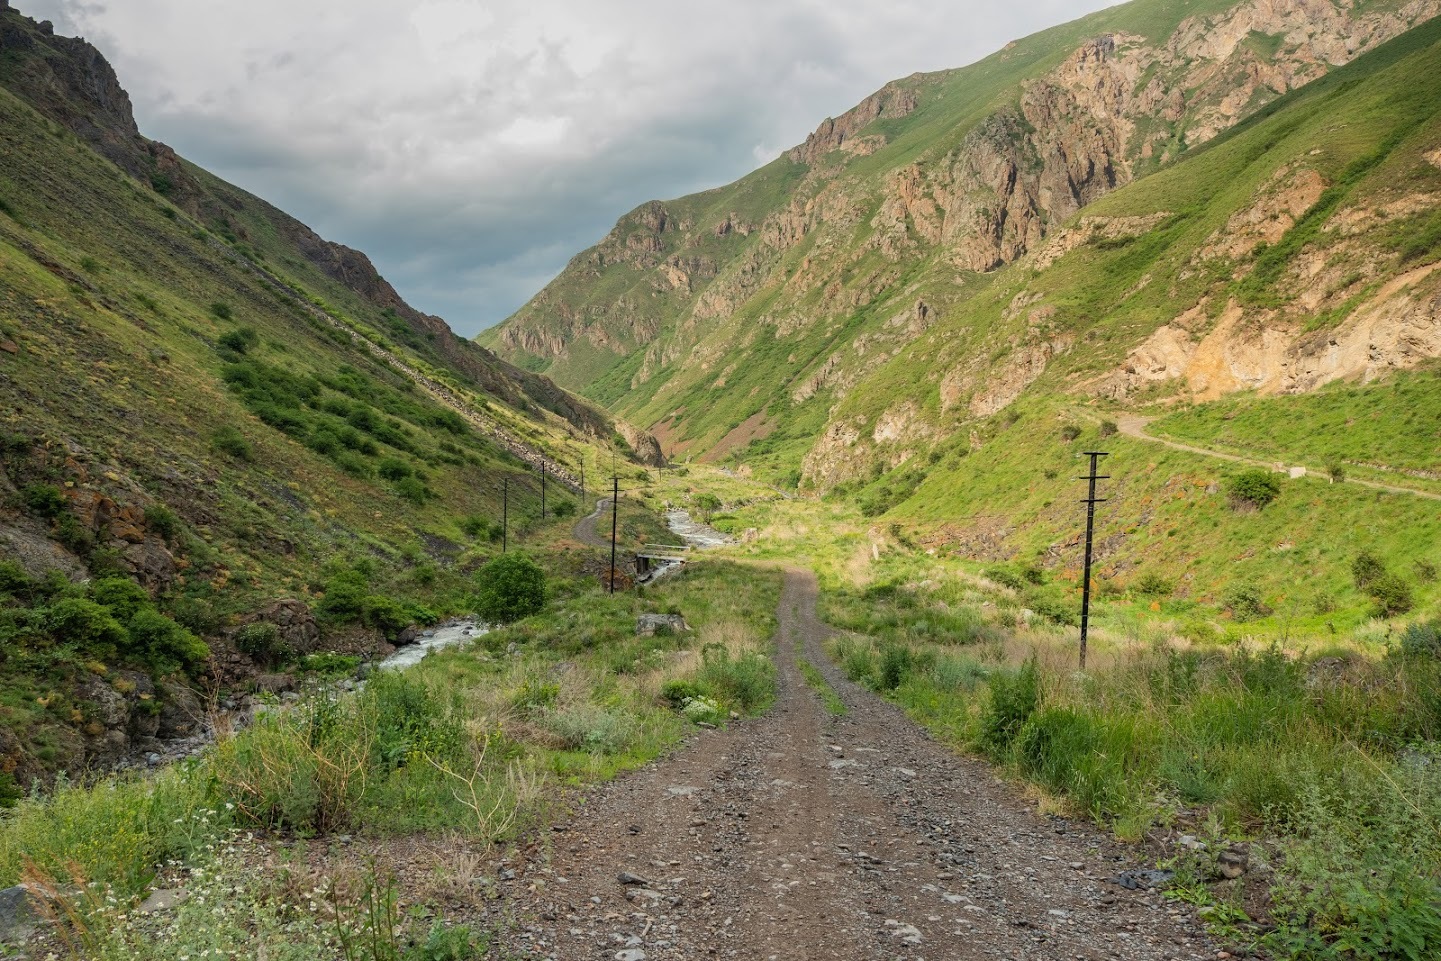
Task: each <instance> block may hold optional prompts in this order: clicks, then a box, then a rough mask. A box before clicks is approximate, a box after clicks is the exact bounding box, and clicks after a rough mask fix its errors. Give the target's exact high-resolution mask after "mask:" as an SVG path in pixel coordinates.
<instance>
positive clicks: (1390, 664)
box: [832, 632, 1441, 959]
mask: <svg viewBox="0 0 1441 961" xmlns="http://www.w3.org/2000/svg"><path fill="white" fill-rule="evenodd" d="M1025 641H1026V643H1017V642H1015V641H1012V642H1010V643H1007V644H1001V645H990V646H984V645H983V646H976V645H967V644H964V641H963V640H962V643H961V644H959V645H938V644H932V643H922V644H901V643H900V642H897V641H895V640H879V641H878V640H875V639H871V638H863V637H857V636H855V635H849V636H843V637H841V638H840V639H838V640H837V641H835V642H834V644H833V649H832V653H833V655H834V656H835V658H836V660H837V661H838V662H839V663H841V664H842V665H843V666H844V667H845V669H846V671H847V673H848V674H849V675H850V676H851V677H852V678H853V679H855V680H858V681H860V682H861V683H864V684H867V685H869V686H870V687H872V688H873V689H875V690H877V691H881V692H886V693H889V694H890V696H892V697H893V698H894V699H895V700H897V701H898V702H900V703H901V704H903V705H904V706H905V707H906V708H907V709H908V710H909V711H910V712H911V713H912V715H913V716H915V717H916V718H917V719H918V720H920V721H921V722H922V723H924V724H926V725H928V726H930V727H932V728H933V729H936V730H937V731H939V732H941V733H943V734H944V735H945V736H947V737H949V738H950V739H952V740H953V741H955V742H956V743H958V744H960V745H962V746H964V747H966V748H969V749H971V750H974V751H976V752H978V753H980V754H983V755H984V756H986V757H988V758H990V759H992V760H994V761H996V762H998V763H1000V764H1002V765H1005V766H1007V767H1009V768H1010V769H1012V770H1013V771H1015V772H1016V773H1018V774H1019V775H1021V776H1023V777H1025V778H1026V779H1028V780H1030V781H1032V782H1034V783H1036V784H1038V785H1040V786H1042V787H1044V788H1045V789H1046V790H1047V791H1049V792H1051V793H1052V794H1053V795H1055V796H1057V797H1059V798H1061V799H1063V800H1064V802H1065V803H1068V804H1070V805H1071V806H1072V807H1074V808H1075V809H1077V810H1078V811H1080V812H1083V813H1085V814H1086V815H1089V816H1090V817H1092V818H1094V819H1096V820H1098V821H1100V822H1102V823H1104V824H1107V825H1108V826H1110V827H1111V828H1112V829H1113V830H1115V831H1117V833H1119V834H1121V835H1123V836H1131V837H1139V836H1140V835H1141V834H1143V833H1144V832H1146V831H1147V830H1148V829H1150V828H1151V827H1152V826H1153V825H1155V824H1156V823H1158V822H1160V823H1164V822H1166V821H1168V820H1170V819H1172V818H1174V817H1175V816H1177V815H1179V814H1187V816H1191V817H1195V816H1196V812H1197V811H1198V810H1204V811H1206V812H1208V814H1209V816H1210V818H1211V819H1212V820H1213V822H1214V823H1215V824H1216V825H1217V826H1218V830H1219V831H1222V832H1225V833H1228V834H1230V835H1231V836H1241V837H1247V836H1261V837H1267V838H1271V839H1273V840H1275V841H1276V842H1277V844H1278V845H1279V849H1280V850H1281V852H1282V857H1281V859H1280V863H1279V865H1278V872H1277V875H1276V878H1277V880H1276V883H1275V888H1274V891H1273V898H1274V900H1275V907H1274V915H1275V917H1274V920H1275V922H1276V924H1277V928H1276V931H1275V933H1273V934H1272V935H1270V936H1269V940H1270V943H1271V947H1272V948H1273V949H1275V950H1277V951H1279V952H1281V953H1283V954H1291V955H1294V956H1297V957H1337V958H1341V957H1346V958H1350V957H1365V958H1377V959H1381V958H1410V957H1416V958H1420V957H1428V956H1434V952H1435V951H1436V950H1437V948H1438V946H1441V749H1438V747H1437V739H1438V738H1441V661H1437V660H1436V659H1434V658H1431V657H1417V656H1407V655H1405V654H1403V653H1401V652H1400V651H1399V649H1398V650H1397V651H1394V652H1393V653H1392V654H1391V655H1389V656H1387V657H1385V658H1383V659H1379V660H1368V659H1364V658H1361V657H1360V656H1356V655H1347V656H1336V655H1332V656H1326V657H1297V656H1293V655H1289V654H1287V653H1285V652H1283V651H1282V650H1280V649H1279V648H1276V647H1272V648H1269V649H1265V650H1259V651H1257V650H1248V649H1245V648H1238V649H1211V650H1194V649H1179V648H1176V647H1173V646H1171V645H1169V644H1164V643H1163V644H1153V645H1141V646H1135V647H1133V648H1131V649H1129V650H1116V649H1112V650H1110V651H1108V652H1104V653H1103V655H1102V656H1101V657H1100V658H1099V667H1096V668H1093V670H1091V671H1090V672H1087V673H1077V672H1076V671H1075V670H1074V667H1073V663H1074V662H1073V661H1072V660H1071V658H1072V656H1073V651H1072V649H1071V644H1070V640H1069V639H1066V640H1064V641H1063V640H1061V639H1060V638H1058V637H1057V636H1056V635H1048V634H1046V633H1045V632H1041V633H1036V634H1032V635H1030V636H1028V637H1027V638H1026V639H1025ZM1418 944H1419V945H1422V952H1421V953H1413V952H1412V951H1411V947H1409V946H1414V945H1418ZM1428 945H1429V947H1427V946H1428ZM1427 951H1429V952H1432V953H1431V954H1427V953H1425V952H1427Z"/></svg>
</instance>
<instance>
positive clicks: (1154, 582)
mask: <svg viewBox="0 0 1441 961" xmlns="http://www.w3.org/2000/svg"><path fill="white" fill-rule="evenodd" d="M1175 589H1176V585H1175V583H1174V582H1173V581H1170V580H1168V579H1167V578H1164V577H1162V576H1161V575H1160V574H1157V573H1156V572H1155V571H1147V572H1146V573H1145V574H1142V575H1141V577H1140V579H1139V580H1137V581H1136V588H1135V590H1136V593H1137V594H1140V595H1141V596H1142V597H1169V596H1170V595H1171V592H1172V591H1174V590H1175Z"/></svg>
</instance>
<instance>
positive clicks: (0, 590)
mask: <svg viewBox="0 0 1441 961" xmlns="http://www.w3.org/2000/svg"><path fill="white" fill-rule="evenodd" d="M31 586H32V582H31V580H30V575H28V574H26V573H25V568H23V567H21V566H20V565H19V564H18V563H16V562H15V561H0V594H28V593H29V592H30V589H31Z"/></svg>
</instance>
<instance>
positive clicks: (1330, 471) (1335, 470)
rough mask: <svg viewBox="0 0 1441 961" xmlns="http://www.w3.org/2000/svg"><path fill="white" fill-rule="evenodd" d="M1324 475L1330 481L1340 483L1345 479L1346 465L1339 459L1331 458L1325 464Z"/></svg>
mask: <svg viewBox="0 0 1441 961" xmlns="http://www.w3.org/2000/svg"><path fill="white" fill-rule="evenodd" d="M1326 476H1327V477H1329V478H1331V483H1333V484H1341V483H1344V482H1345V480H1346V465H1345V464H1344V463H1342V462H1341V461H1339V460H1333V461H1330V462H1329V463H1327V464H1326Z"/></svg>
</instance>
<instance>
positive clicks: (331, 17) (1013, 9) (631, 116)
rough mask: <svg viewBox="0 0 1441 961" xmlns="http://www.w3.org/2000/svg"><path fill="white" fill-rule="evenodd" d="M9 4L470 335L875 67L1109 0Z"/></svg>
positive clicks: (217, 161)
mask: <svg viewBox="0 0 1441 961" xmlns="http://www.w3.org/2000/svg"><path fill="white" fill-rule="evenodd" d="M17 2H18V4H19V6H20V7H21V9H22V10H24V11H25V12H27V13H29V14H31V15H32V16H39V17H45V18H49V19H52V20H54V21H55V23H56V26H57V29H59V30H61V31H62V32H69V33H79V34H83V35H87V36H89V37H90V39H91V40H92V41H93V42H95V43H97V45H99V46H100V47H101V48H102V50H104V52H105V53H106V55H107V56H109V57H110V58H111V60H112V62H114V63H115V65H116V68H117V70H118V71H119V72H120V76H121V81H122V83H124V84H125V85H126V87H127V89H129V90H130V92H131V95H132V99H133V100H134V102H135V106H136V113H137V115H138V119H139V121H140V124H141V128H142V129H143V130H144V131H145V132H146V133H147V134H148V135H150V136H152V137H155V138H156V139H160V140H164V141H165V142H167V143H169V144H171V145H172V146H174V147H175V148H176V149H177V150H179V151H180V152H181V153H182V154H184V155H185V156H187V157H189V158H190V159H192V160H194V161H195V162H196V163H199V164H201V165H202V166H205V167H207V168H208V169H210V170H212V171H214V172H215V173H217V174H219V175H220V176H223V177H225V178H226V179H228V180H231V181H232V182H234V183H236V184H238V185H240V186H242V187H245V188H246V189H248V190H251V191H252V192H254V193H257V194H259V195H260V196H262V197H265V198H266V199H267V200H269V201H271V202H272V203H274V204H276V205H277V206H279V207H282V208H283V209H285V210H287V211H289V212H290V213H292V214H294V215H295V216H297V217H299V218H300V219H302V220H304V221H305V222H307V223H309V224H310V225H311V226H312V227H314V228H315V229H316V230H317V231H319V232H320V233H321V234H323V235H325V236H327V237H330V238H332V239H335V240H338V241H341V242H343V243H346V244H349V245H351V246H354V247H358V248H360V249H363V250H365V251H366V252H367V253H369V254H370V255H371V256H372V257H373V259H374V260H375V261H376V264H377V266H378V267H379V268H380V270H381V271H382V272H383V273H384V274H385V275H386V276H387V277H388V278H389V279H390V280H391V282H392V283H394V284H395V285H396V287H397V288H398V289H399V290H400V291H401V293H402V294H403V295H405V296H406V298H407V299H408V300H410V301H411V302H412V303H414V304H415V305H416V306H417V307H419V308H421V309H422V310H426V311H428V312H431V313H436V314H440V315H441V316H443V317H445V318H446V319H447V320H449V321H450V323H451V325H452V326H454V327H455V328H456V329H457V330H458V331H460V332H462V333H467V334H473V333H475V332H476V331H478V330H480V329H482V328H483V327H485V326H488V325H490V324H493V323H495V322H497V321H499V320H502V319H503V318H504V317H506V316H507V315H509V314H510V313H511V312H512V311H513V310H514V309H515V308H517V307H518V306H520V305H521V304H522V303H523V302H524V301H525V300H526V299H528V298H529V297H530V296H531V295H533V294H534V293H535V292H536V290H538V289H539V288H540V287H541V286H542V285H543V284H544V283H545V282H546V281H547V280H549V279H550V278H551V277H552V276H554V275H555V273H556V272H558V271H559V270H560V269H561V268H562V267H563V266H564V265H565V263H566V262H567V260H568V259H569V258H570V257H571V256H572V255H574V254H575V253H576V252H578V251H579V250H581V249H583V248H584V247H586V246H589V245H590V244H592V243H594V242H595V241H596V240H598V239H599V238H600V237H601V236H603V235H604V234H605V232H606V231H607V230H609V228H610V226H611V225H612V224H613V223H614V221H615V219H616V218H617V217H618V216H620V215H621V214H623V213H625V212H626V211H627V210H629V209H631V208H633V207H635V206H636V205H638V204H640V203H642V202H644V201H645V200H648V199H652V198H667V197H674V196H678V195H681V194H684V193H688V192H691V191H694V190H699V189H704V188H708V187H713V186H717V185H719V184H723V183H726V182H729V181H731V180H734V179H735V178H737V177H740V176H743V175H744V174H745V173H747V172H748V171H749V170H751V169H753V168H754V167H755V166H757V165H758V160H759V159H761V158H758V156H757V152H758V151H761V152H762V153H772V152H775V151H779V150H780V149H783V148H785V147H788V146H790V145H792V144H795V143H797V142H799V141H801V140H803V139H804V138H805V136H806V134H807V133H809V132H810V130H811V129H813V128H814V127H815V125H816V124H817V123H819V121H820V120H821V119H823V118H824V117H825V116H827V115H835V114H838V113H841V112H842V111H844V110H846V109H848V108H849V107H850V106H852V105H853V104H854V103H856V102H857V101H858V100H860V99H861V98H862V97H864V96H866V95H867V94H869V93H870V92H871V91H873V90H875V89H876V88H878V87H879V86H881V85H882V84H883V83H885V82H886V81H887V80H890V79H893V78H895V77H899V76H904V75H907V74H910V73H913V72H915V71H919V70H935V69H941V68H945V67H955V66H960V65H962V64H964V63H967V62H970V61H973V60H975V59H977V58H979V57H981V56H984V55H986V54H987V53H989V52H991V51H992V50H994V49H996V48H998V47H1000V46H1001V45H1003V44H1004V43H1005V42H1006V41H1007V40H1009V39H1013V38H1014V37H1017V36H1020V35H1023V34H1026V33H1030V32H1033V31H1034V30H1037V29H1041V28H1043V27H1045V26H1047V25H1050V24H1052V23H1058V22H1061V21H1063V20H1067V19H1072V18H1074V17H1077V16H1081V15H1083V14H1084V13H1086V12H1089V11H1090V10H1094V9H1098V8H1099V7H1101V6H1104V5H1105V4H1104V2H1097V0H1038V2H1033V3H1027V4H1012V5H1009V6H1006V7H999V6H998V5H995V4H992V3H986V2H983V0H963V2H949V3H947V2H942V0H936V2H921V0H910V2H906V0H897V2H892V3H889V4H886V5H881V4H877V3H875V2H874V0H730V2H728V3H724V4H708V5H705V6H701V5H693V6H688V7H687V8H686V9H678V5H675V4H673V3H662V2H660V0H604V2H602V0H591V2H588V3H579V2H576V3H571V4H569V5H567V4H566V3H564V2H561V0H484V2H481V0H415V2H411V3H405V4H400V3H394V2H393V0H249V2H247V3H246V4H220V3H218V2H197V0H125V3H123V4H119V3H94V2H84V0H17ZM765 159H769V158H768V157H767V158H765Z"/></svg>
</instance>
